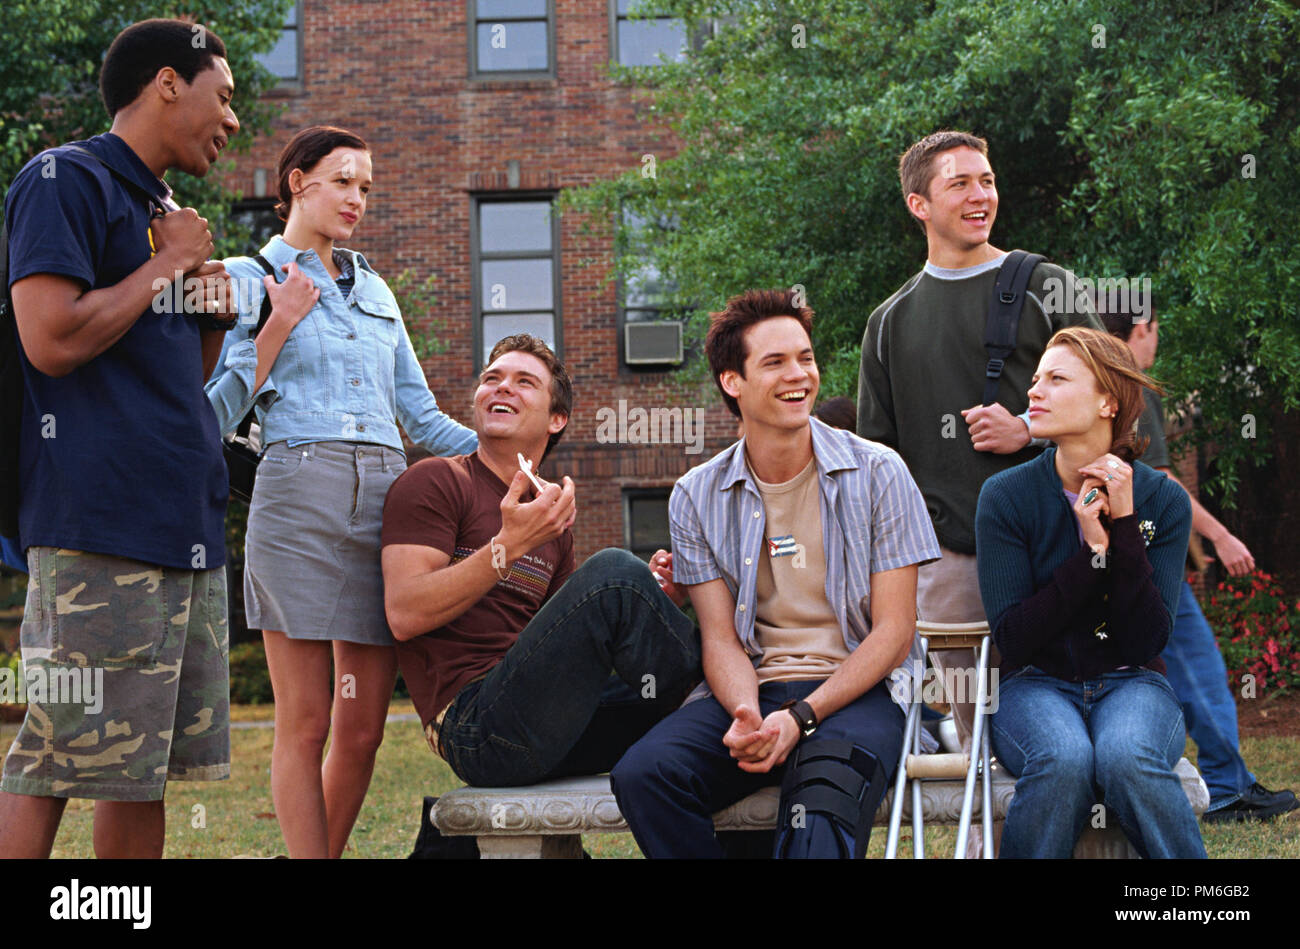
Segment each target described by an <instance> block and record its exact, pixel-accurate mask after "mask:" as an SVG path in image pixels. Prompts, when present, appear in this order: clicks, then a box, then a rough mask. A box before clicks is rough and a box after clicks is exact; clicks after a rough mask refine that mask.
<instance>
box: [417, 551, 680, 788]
mask: <svg viewBox="0 0 1300 949" xmlns="http://www.w3.org/2000/svg"><path fill="white" fill-rule="evenodd" d="M611 669H612V670H613V673H614V674H613V675H612V676H611V674H610V670H611ZM703 677H704V676H703V673H702V672H701V670H700V634H699V630H698V629H696V628H695V626H694V624H693V623H692V622H691V621H690V619H689V618H687V616H686V614H684V613H683V612H682V611H681V610H679V609H678V608H677V607H676V606H674V605H673V602H672V601H671V600H669V599H668V597H667V596H666V595H665V594H664V592H663V591H662V590H660V589H659V585H658V584H657V583H656V582H655V579H654V576H653V574H651V573H650V569H649V568H648V567H647V566H646V565H645V563H643V562H642V561H640V560H638V559H637V558H636V557H634V556H633V555H632V554H630V553H628V552H627V551H625V550H618V549H614V548H607V549H605V550H602V551H600V552H599V553H597V554H595V555H593V556H591V557H589V558H587V561H586V562H585V563H584V564H583V565H582V566H581V567H579V568H578V569H577V570H575V571H574V572H573V575H572V576H570V577H569V579H568V580H567V581H565V584H564V586H562V587H561V588H560V589H559V590H558V591H557V592H556V593H555V595H554V596H552V597H551V598H550V599H549V600H547V601H546V603H545V604H544V605H543V606H542V608H541V609H540V610H538V611H537V615H536V616H534V617H533V618H532V620H530V621H529V623H528V625H527V626H525V627H524V628H523V630H522V631H521V632H520V634H519V638H518V639H517V640H516V641H515V643H514V645H512V646H511V647H510V648H509V649H508V650H507V651H506V654H505V656H504V657H503V658H502V659H501V661H500V662H499V663H497V665H496V666H495V667H493V669H492V671H491V672H489V673H488V674H487V676H486V677H485V678H483V679H481V680H479V681H478V682H471V683H470V684H469V685H466V686H465V687H464V688H463V689H461V690H460V692H458V693H457V694H456V698H455V700H454V701H453V702H452V704H451V707H450V708H449V709H448V710H447V714H446V716H445V717H444V719H443V723H442V728H441V730H440V731H439V735H438V737H439V743H440V744H441V745H442V748H443V752H444V754H446V756H447V763H448V764H450V765H451V767H452V770H453V771H455V772H456V774H457V775H458V776H459V777H460V778H461V779H462V780H463V781H465V782H466V783H468V784H473V785H478V786H480V787H512V786H517V785H522V784H534V783H536V782H538V781H542V780H546V779H549V778H560V777H565V776H568V775H575V774H598V773H600V772H603V771H608V770H609V769H610V768H611V767H613V766H614V763H615V762H616V761H618V759H619V757H620V756H622V754H623V752H624V751H626V750H627V748H628V746H629V745H631V744H632V743H633V742H634V741H636V740H637V739H638V738H640V737H641V735H643V734H645V732H646V730H647V729H649V728H650V726H651V725H653V724H654V723H655V722H657V721H659V719H661V718H663V717H664V716H665V715H667V714H668V713H669V712H671V711H672V710H673V709H674V708H676V707H677V706H678V705H680V704H681V703H682V700H683V699H685V698H686V696H687V695H688V694H689V693H690V691H691V689H692V688H694V687H695V685H696V684H697V683H698V682H699V681H700V680H701V679H702V678H703Z"/></svg>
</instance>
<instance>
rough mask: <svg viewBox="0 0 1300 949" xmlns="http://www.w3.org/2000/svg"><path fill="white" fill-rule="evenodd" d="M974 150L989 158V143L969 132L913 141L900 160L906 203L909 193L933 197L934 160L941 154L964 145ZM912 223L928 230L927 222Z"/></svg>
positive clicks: (938, 134)
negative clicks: (931, 195) (931, 187)
mask: <svg viewBox="0 0 1300 949" xmlns="http://www.w3.org/2000/svg"><path fill="white" fill-rule="evenodd" d="M963 145H964V146H965V147H967V148H973V149H975V151H977V152H979V153H980V154H981V155H983V156H985V157H986V158H987V157H988V154H989V143H988V142H986V141H985V140H984V139H982V138H980V137H979V136H978V135H972V134H971V133H970V132H957V131H953V130H952V129H944V130H943V131H941V132H932V133H931V134H929V135H927V136H926V137H925V138H923V139H921V140H920V141H919V142H914V143H913V144H912V145H911V146H910V147H909V148H908V149H907V151H905V152H903V154H902V156H901V157H899V159H898V181H899V183H900V184H901V185H902V186H903V200H904V201H906V200H907V196H908V195H909V194H920V195H924V196H925V197H926V198H927V199H929V197H930V182H931V181H933V180H934V174H935V172H934V158H935V156H936V155H938V154H939V153H940V152H946V151H948V150H949V149H953V148H961V147H962V146H963ZM913 220H915V221H916V223H917V224H918V225H919V226H920V228H921V230H922V232H924V231H925V222H924V221H922V220H920V219H919V218H916V217H913Z"/></svg>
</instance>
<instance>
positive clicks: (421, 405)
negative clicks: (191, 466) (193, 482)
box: [205, 235, 478, 455]
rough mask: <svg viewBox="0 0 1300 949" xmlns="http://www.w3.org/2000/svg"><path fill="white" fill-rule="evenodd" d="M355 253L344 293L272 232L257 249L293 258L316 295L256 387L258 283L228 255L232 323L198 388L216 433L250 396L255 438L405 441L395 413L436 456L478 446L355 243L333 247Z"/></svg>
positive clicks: (242, 411) (311, 257)
mask: <svg viewBox="0 0 1300 949" xmlns="http://www.w3.org/2000/svg"><path fill="white" fill-rule="evenodd" d="M337 251H338V253H340V254H342V255H343V256H345V257H347V258H348V259H349V260H350V261H351V262H352V272H353V275H354V277H355V283H354V285H353V288H352V292H351V293H350V294H349V295H348V298H347V299H346V300H345V299H344V298H343V297H342V295H341V294H340V293H339V288H338V286H337V284H335V282H334V280H333V278H331V277H330V275H329V273H328V272H327V271H326V270H325V265H324V264H323V263H322V262H321V260H320V258H319V257H318V256H317V254H316V253H315V252H314V251H310V250H305V251H300V250H298V249H297V248H294V247H291V246H290V245H289V244H287V243H285V241H284V238H283V237H280V236H279V235H276V236H275V237H272V238H271V241H270V243H268V244H267V245H266V246H265V247H264V248H262V256H264V257H265V258H266V259H267V260H268V261H269V262H270V264H271V265H272V266H273V267H274V268H275V269H276V277H277V279H278V280H281V281H283V280H284V272H283V271H281V270H280V268H281V267H282V266H283V265H284V264H287V263H289V262H290V261H296V262H297V264H298V267H299V268H300V269H301V270H302V271H303V272H304V273H305V274H306V275H307V276H309V277H311V279H312V280H313V281H314V282H315V283H316V286H317V287H318V288H320V299H319V300H318V301H317V302H316V305H315V306H314V307H312V309H311V312H309V313H308V314H307V315H306V316H305V317H304V318H303V320H302V322H300V323H299V324H298V325H297V326H295V327H294V328H293V330H292V331H291V332H290V333H289V338H288V339H287V340H286V341H285V344H284V348H283V349H281V350H280V355H279V356H278V357H277V358H276V360H275V364H274V365H273V366H272V367H271V371H270V373H269V374H268V375H267V377H266V382H265V383H263V385H262V388H261V389H259V390H258V391H257V393H256V394H254V393H253V391H252V388H253V381H254V378H255V374H256V372H257V349H256V343H255V342H254V341H253V339H252V336H251V334H252V331H253V329H254V328H255V327H256V326H257V319H258V315H259V313H260V311H261V307H262V297H263V295H264V289H263V287H262V284H261V278H262V277H263V276H264V272H263V271H262V268H261V267H259V266H258V264H257V261H255V260H253V259H252V258H251V257H232V258H230V259H228V260H226V261H225V264H226V270H227V271H228V272H229V273H230V275H231V277H232V278H234V279H235V281H237V286H238V288H239V289H241V290H243V289H246V288H250V287H251V288H256V292H255V293H241V294H240V296H239V314H240V318H239V325H238V326H236V327H235V328H234V329H233V330H231V331H230V332H229V333H227V334H226V339H225V342H224V344H223V345H222V347H221V358H220V359H219V360H218V361H217V368H216V369H215V371H214V372H213V374H212V378H211V379H210V380H209V381H208V384H207V386H206V387H205V389H206V392H207V395H208V399H209V400H210V401H211V402H212V407H213V409H214V410H215V411H216V414H217V423H218V424H219V425H220V426H221V431H222V434H229V433H230V432H233V431H234V430H235V428H236V427H237V426H238V425H239V422H240V420H241V419H242V418H243V417H244V416H245V415H247V414H248V410H249V408H250V407H251V406H254V405H256V409H257V421H258V424H259V425H260V426H261V429H262V444H263V445H269V444H271V443H272V442H277V441H289V442H290V444H291V445H293V444H302V443H304V442H312V441H355V442H371V443H374V444H378V445H385V446H387V447H389V448H392V449H395V450H397V451H401V450H402V439H401V436H400V435H399V434H398V431H397V424H396V423H397V421H399V420H400V421H401V423H402V428H403V429H405V430H406V434H407V435H408V436H409V437H410V439H411V441H413V442H415V443H416V444H417V445H420V446H421V447H423V448H425V449H427V450H428V451H431V452H433V453H434V454H438V455H455V454H468V453H469V452H471V451H473V450H474V449H475V448H476V447H478V437H477V436H476V435H475V434H474V432H473V430H471V429H468V428H466V427H465V426H463V425H461V424H460V423H459V422H456V421H455V420H453V419H451V418H448V417H447V416H446V415H445V414H443V412H442V410H441V409H439V408H438V403H437V401H435V399H434V397H433V393H432V392H430V391H429V385H428V383H427V382H426V380H425V378H424V370H423V369H421V368H420V363H419V360H417V359H416V358H415V350H414V349H413V348H412V347H411V340H410V337H409V336H408V335H407V333H406V327H405V326H404V325H403V324H402V316H401V313H400V312H399V310H398V307H397V300H396V299H395V298H394V297H393V293H392V291H391V290H389V289H388V285H387V284H385V283H384V281H383V279H382V278H381V277H380V276H379V275H378V274H377V273H375V271H374V270H373V269H372V268H371V267H370V265H369V264H368V263H366V259H365V258H364V257H363V256H362V255H361V254H359V253H357V252H356V251H351V250H344V249H343V248H337Z"/></svg>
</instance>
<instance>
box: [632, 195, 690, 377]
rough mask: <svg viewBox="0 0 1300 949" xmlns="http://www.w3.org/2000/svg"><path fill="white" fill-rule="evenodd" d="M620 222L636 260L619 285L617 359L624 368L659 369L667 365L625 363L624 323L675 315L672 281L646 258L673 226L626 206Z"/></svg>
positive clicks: (674, 289)
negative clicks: (644, 215) (672, 301)
mask: <svg viewBox="0 0 1300 949" xmlns="http://www.w3.org/2000/svg"><path fill="white" fill-rule="evenodd" d="M623 224H624V227H625V228H626V241H627V244H626V246H627V248H628V250H627V253H628V254H629V255H631V256H632V257H633V258H634V259H636V260H638V261H639V262H638V263H637V264H636V266H635V269H633V270H632V272H630V273H629V274H628V275H627V276H626V277H624V278H623V281H622V283H621V285H620V287H619V291H620V298H621V305H620V307H619V311H618V350H619V362H620V364H621V365H622V366H623V367H624V368H628V369H646V368H649V369H651V371H657V372H662V371H663V370H664V369H666V368H670V367H669V366H666V365H663V364H659V365H653V366H649V367H647V366H644V365H632V364H629V363H628V354H627V345H626V339H627V333H626V331H625V329H624V327H625V326H626V325H627V324H628V323H652V322H662V321H664V320H671V319H674V318H676V317H677V316H678V311H677V310H676V309H675V308H673V307H672V305H671V299H672V296H673V294H674V292H675V291H676V289H677V288H676V286H675V285H674V284H673V282H672V281H671V280H669V279H667V278H666V277H665V276H664V275H663V274H662V273H660V271H659V268H658V267H656V266H655V264H654V262H653V260H651V258H650V254H649V248H650V247H652V246H653V245H654V244H655V243H658V242H660V241H662V240H664V239H666V237H667V236H668V235H669V234H670V232H672V231H673V230H675V229H676V228H675V226H674V224H673V223H672V222H671V221H668V220H656V221H654V222H650V221H647V220H646V219H645V218H643V217H641V216H640V215H638V214H636V213H635V212H633V211H631V210H630V209H628V208H624V209H623Z"/></svg>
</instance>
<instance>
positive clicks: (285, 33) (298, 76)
mask: <svg viewBox="0 0 1300 949" xmlns="http://www.w3.org/2000/svg"><path fill="white" fill-rule="evenodd" d="M301 23H302V0H295V2H294V3H292V4H290V6H289V12H288V13H287V14H286V15H285V20H284V27H283V28H282V29H281V30H280V38H279V39H278V40H276V42H275V45H274V46H272V47H271V51H270V52H269V53H259V54H258V55H257V56H256V57H254V58H255V59H256V60H257V61H258V62H259V63H261V64H262V65H263V66H265V67H266V68H267V69H269V70H271V74H272V75H273V76H275V77H276V78H277V79H279V80H280V82H281V84H284V83H296V82H301V81H302V30H301V29H300V27H299V24H301Z"/></svg>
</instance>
